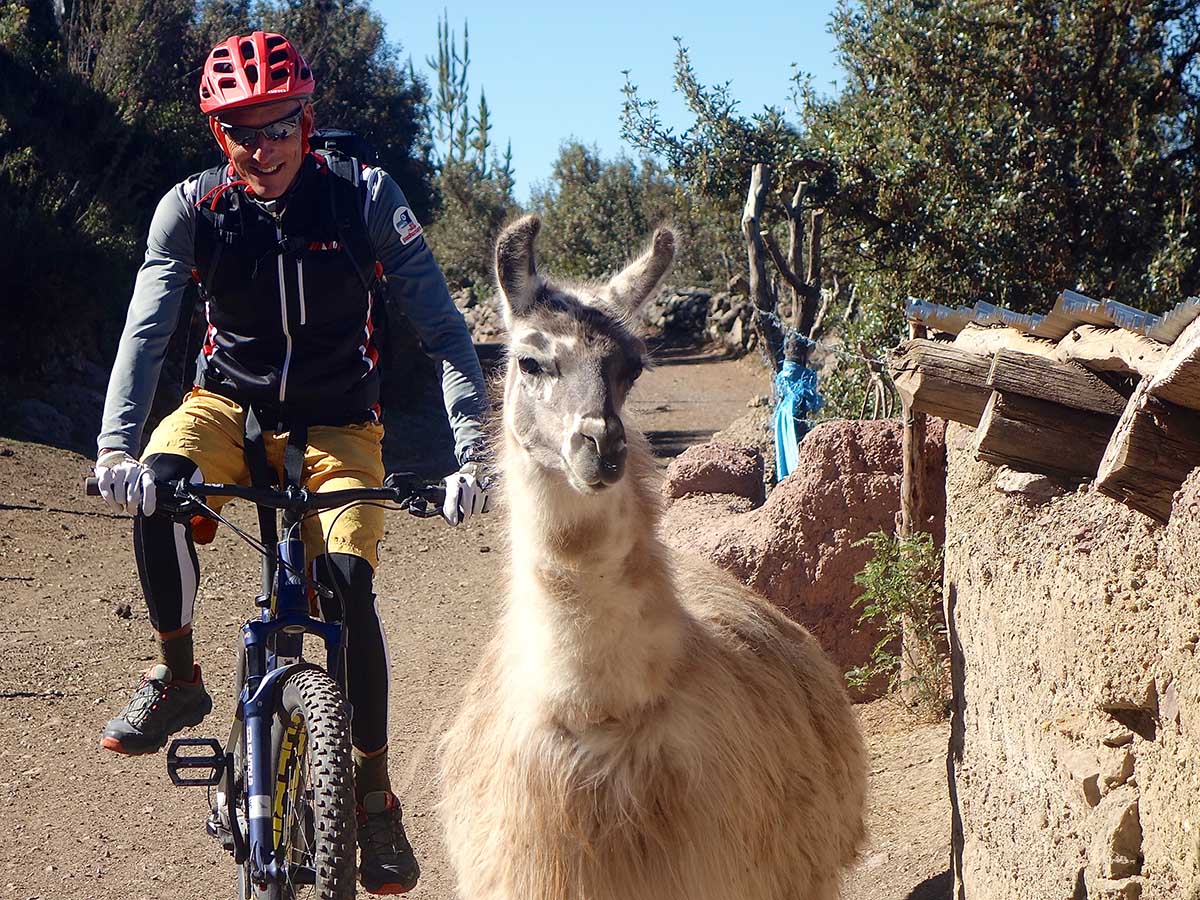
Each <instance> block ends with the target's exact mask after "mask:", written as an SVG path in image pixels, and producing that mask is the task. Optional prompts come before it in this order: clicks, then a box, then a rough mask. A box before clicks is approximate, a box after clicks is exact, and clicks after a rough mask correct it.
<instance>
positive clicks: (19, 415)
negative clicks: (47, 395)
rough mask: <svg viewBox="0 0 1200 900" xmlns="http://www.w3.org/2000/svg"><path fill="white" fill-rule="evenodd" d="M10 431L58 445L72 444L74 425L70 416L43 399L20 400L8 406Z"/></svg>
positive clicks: (66, 445) (29, 439) (15, 434)
mask: <svg viewBox="0 0 1200 900" xmlns="http://www.w3.org/2000/svg"><path fill="white" fill-rule="evenodd" d="M6 418H7V420H8V428H7V429H6V430H8V431H9V433H11V434H12V435H13V436H14V437H18V438H22V439H24V440H27V441H37V442H38V443H40V444H53V445H54V446H56V447H70V446H72V439H71V433H72V431H73V430H74V425H73V423H72V422H71V420H70V419H69V418H67V417H66V416H65V415H63V414H62V413H61V412H59V411H58V410H57V409H55V408H54V407H53V406H51V405H50V404H49V403H45V402H43V401H41V400H34V399H32V398H29V399H25V400H20V401H18V402H17V403H14V404H13V405H12V406H10V407H9V408H8V415H7V416H6Z"/></svg>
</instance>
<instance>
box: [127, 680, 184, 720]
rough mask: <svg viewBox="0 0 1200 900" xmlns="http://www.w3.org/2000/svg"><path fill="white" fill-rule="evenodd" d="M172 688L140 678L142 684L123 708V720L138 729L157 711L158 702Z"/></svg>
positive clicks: (161, 682)
mask: <svg viewBox="0 0 1200 900" xmlns="http://www.w3.org/2000/svg"><path fill="white" fill-rule="evenodd" d="M173 687H174V685H172V684H169V683H167V682H163V681H157V680H155V679H152V678H147V677H145V676H142V683H141V684H139V685H138V688H137V690H136V691H135V692H134V694H133V696H132V697H130V698H129V703H128V704H126V706H125V716H124V718H125V720H126V721H127V722H129V723H130V724H131V725H136V726H139V727H140V726H141V725H142V724H144V723H145V722H146V720H147V719H149V718H150V713H152V712H154V711H155V710H156V709H158V704H159V702H160V701H161V700H162V698H163V697H165V696H166V695H167V694H168V693H170V691H171V690H172V688H173Z"/></svg>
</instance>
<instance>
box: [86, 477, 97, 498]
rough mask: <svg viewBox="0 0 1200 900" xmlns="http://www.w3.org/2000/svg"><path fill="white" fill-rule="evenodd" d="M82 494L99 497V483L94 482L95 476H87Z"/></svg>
mask: <svg viewBox="0 0 1200 900" xmlns="http://www.w3.org/2000/svg"><path fill="white" fill-rule="evenodd" d="M83 492H84V493H85V494H87V496H89V497H99V496H100V482H99V481H97V480H96V476H95V475H89V476H88V478H87V481H85V482H84V483H83Z"/></svg>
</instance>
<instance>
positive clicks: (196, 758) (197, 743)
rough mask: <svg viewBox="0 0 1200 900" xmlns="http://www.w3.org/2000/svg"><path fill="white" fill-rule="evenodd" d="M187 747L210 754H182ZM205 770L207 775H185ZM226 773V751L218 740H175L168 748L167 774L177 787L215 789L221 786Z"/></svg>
mask: <svg viewBox="0 0 1200 900" xmlns="http://www.w3.org/2000/svg"><path fill="white" fill-rule="evenodd" d="M185 747H192V748H196V749H197V750H198V751H203V750H207V751H208V752H207V753H205V752H183V753H181V752H180V751H181V750H182V749H183V748H185ZM203 769H207V770H208V772H207V774H205V775H197V776H190V775H185V774H183V773H184V772H190V771H193V770H203ZM224 771H225V751H224V750H223V749H222V747H221V742H220V741H218V740H217V739H216V738H175V740H173V741H171V746H170V747H168V748H167V774H168V775H170V776H171V783H172V784H174V785H176V786H177V787H215V786H216V785H218V784H220V782H221V776H222V775H223V774H224Z"/></svg>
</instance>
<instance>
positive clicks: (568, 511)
mask: <svg viewBox="0 0 1200 900" xmlns="http://www.w3.org/2000/svg"><path fill="white" fill-rule="evenodd" d="M518 378H519V375H518V374H517V373H516V372H515V365H514V364H513V363H512V362H511V361H510V370H509V377H508V381H507V388H506V407H507V408H506V411H505V416H506V427H505V432H504V439H503V449H502V460H501V468H502V471H503V472H504V484H505V494H506V500H507V505H508V508H509V513H510V517H511V544H512V551H511V554H512V558H511V563H512V565H511V573H510V586H509V590H508V598H507V604H506V606H505V609H504V612H503V615H502V617H501V621H500V624H499V628H498V630H497V632H496V634H495V635H494V637H493V638H492V639H491V641H490V642H489V644H488V645H487V647H486V649H485V651H484V654H483V658H482V660H481V662H480V665H479V667H478V669H477V671H476V672H475V674H474V676H473V677H472V679H471V680H470V682H469V684H468V686H467V688H466V693H465V698H464V702H463V706H462V709H461V712H460V714H459V716H458V719H457V721H456V722H455V724H454V725H453V727H452V728H451V730H450V731H449V733H448V734H447V737H446V739H445V742H444V745H443V761H442V778H443V799H442V804H441V813H442V816H443V820H444V823H445V830H446V841H447V845H448V849H449V854H450V860H451V863H452V865H453V867H454V869H455V872H456V874H457V878H458V889H459V893H460V895H461V896H462V897H463V898H465V900H709V898H712V900H718V898H719V900H831V898H834V897H836V896H837V893H838V884H839V880H840V874H841V870H842V869H843V867H844V866H845V865H847V864H848V863H850V862H851V861H852V860H853V859H854V857H855V854H856V851H857V848H858V846H859V844H860V842H861V840H862V836H863V824H862V813H863V801H864V790H865V760H864V753H863V747H862V741H861V737H860V735H859V731H858V727H857V724H856V721H855V717H854V714H853V712H852V710H851V708H850V705H849V703H848V701H847V698H846V694H845V691H844V689H843V687H842V683H841V678H840V676H839V674H838V673H837V671H836V670H835V669H834V668H833V666H832V665H831V664H830V662H829V661H828V660H827V659H826V657H825V655H824V654H823V652H822V651H821V649H820V647H819V646H818V645H817V643H816V641H815V640H814V639H813V638H812V636H811V635H810V634H809V633H808V632H807V631H805V630H804V629H803V628H802V627H800V626H799V625H797V624H795V623H794V622H792V621H790V620H789V619H787V618H786V617H784V616H783V615H782V614H780V613H779V612H778V611H777V610H775V609H774V608H773V607H772V606H770V605H769V604H768V603H767V602H766V601H764V600H762V599H761V598H759V597H758V596H757V595H756V594H754V593H753V592H752V591H751V590H749V589H748V588H746V587H745V586H743V585H742V584H740V583H738V582H737V581H735V580H734V579H733V578H732V577H730V576H728V575H727V574H725V573H723V572H721V571H719V570H718V569H716V568H715V567H713V566H711V565H708V564H706V563H702V562H700V561H699V560H695V559H692V558H688V557H683V556H680V555H677V554H675V553H673V552H672V551H671V550H670V549H669V548H667V547H666V546H665V545H664V544H663V543H662V541H661V540H660V539H659V537H658V535H657V531H656V529H657V524H658V519H659V499H658V496H659V495H658V492H657V490H656V474H655V470H654V464H653V460H652V458H651V455H650V453H649V450H648V448H647V447H646V445H645V442H644V441H643V440H642V439H641V438H640V436H638V435H636V434H633V433H630V434H629V440H630V452H629V463H628V472H627V474H626V475H625V477H624V478H623V479H621V481H619V482H618V483H617V484H615V485H613V486H612V487H611V488H609V489H607V490H605V491H602V492H599V493H595V494H581V493H579V492H577V491H575V490H573V489H572V488H571V487H570V486H569V485H568V484H567V482H566V481H565V480H564V479H563V478H562V477H561V475H559V474H558V473H556V472H552V471H548V470H547V469H546V468H544V467H543V466H541V465H539V464H538V463H537V462H535V461H534V460H533V459H532V458H531V457H530V455H529V454H528V453H527V452H526V450H525V448H524V447H523V446H522V445H521V443H520V441H519V440H518V439H517V438H516V437H515V436H514V431H513V427H512V421H511V419H510V416H511V412H510V410H511V408H512V407H511V404H512V403H513V402H514V401H515V400H516V397H515V395H513V394H512V391H514V390H515V387H514V386H515V384H516V382H517V379H518Z"/></svg>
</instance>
